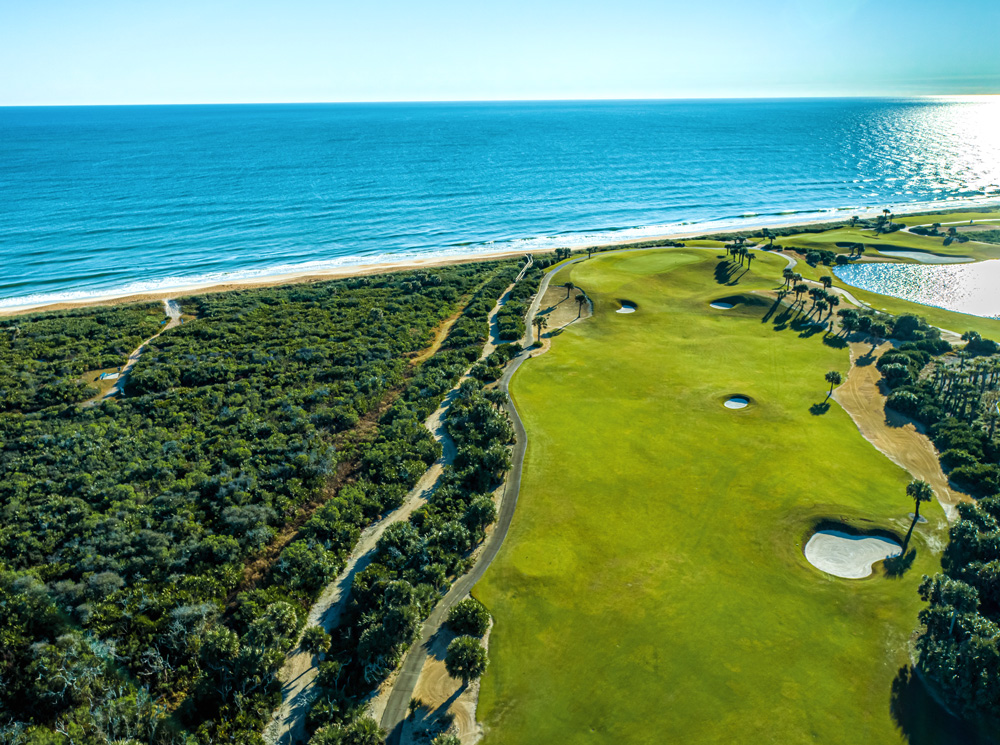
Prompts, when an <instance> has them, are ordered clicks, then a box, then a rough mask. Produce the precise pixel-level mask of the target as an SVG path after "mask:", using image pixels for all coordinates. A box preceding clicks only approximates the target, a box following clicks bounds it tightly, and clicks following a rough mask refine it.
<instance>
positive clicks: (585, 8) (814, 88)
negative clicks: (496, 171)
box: [0, 0, 1000, 105]
mask: <svg viewBox="0 0 1000 745" xmlns="http://www.w3.org/2000/svg"><path fill="white" fill-rule="evenodd" d="M998 27H1000V2H998V0H952V2H949V3H941V2H930V1H929V0H867V1H865V0H758V1H756V2H745V1H742V0H697V1H694V2H691V1H690V0H688V1H686V2H663V1H662V0H660V1H654V0H613V1H611V0H606V1H605V2H593V1H591V0H574V1H572V2H570V1H569V0H506V1H505V2H498V3H489V4H486V3H481V2H475V1H474V0H472V1H469V0H466V1H465V2H457V1H454V0H446V1H442V0H424V1H423V2H415V1H411V2H398V1H397V0H368V1H367V2H366V1H365V0H360V1H357V0H356V1H355V2H350V3H347V2H339V1H329V0H328V1H326V2H321V1H319V0H283V1H281V2H258V1H257V0H240V1H239V2H236V1H235V0H223V1H217V2H212V1H211V0H201V1H194V0H172V1H171V2H150V1H148V0H0V105H25V104H28V105H30V104H108V103H124V104H132V103H209V102H219V103H221V102H251V101H260V102H265V101H268V102H283V101H400V100H402V101H419V100H469V99H560V98H570V99H577V98H673V97H685V98H686V97H755V96H809V95H812V96H817V95H819V96H842V95H890V96H891V95H909V94H964V93H1000V53H998V52H997V46H996V30H997V28H998Z"/></svg>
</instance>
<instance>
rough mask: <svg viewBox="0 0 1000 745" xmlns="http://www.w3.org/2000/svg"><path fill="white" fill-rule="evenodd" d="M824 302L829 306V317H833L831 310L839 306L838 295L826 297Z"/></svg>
mask: <svg viewBox="0 0 1000 745" xmlns="http://www.w3.org/2000/svg"><path fill="white" fill-rule="evenodd" d="M826 302H827V305H829V306H830V315H833V309H834V308H836V307H837V306H838V305H840V297H839V296H838V295H827V298H826Z"/></svg>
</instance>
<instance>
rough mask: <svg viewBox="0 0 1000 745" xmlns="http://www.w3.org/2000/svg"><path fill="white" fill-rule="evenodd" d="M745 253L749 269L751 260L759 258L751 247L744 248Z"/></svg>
mask: <svg viewBox="0 0 1000 745" xmlns="http://www.w3.org/2000/svg"><path fill="white" fill-rule="evenodd" d="M743 253H745V254H746V255H747V269H749V268H750V262H751V261H753V260H754V259H756V258H757V255H756V254H754V253H752V252H751V251H750V249H749V248H744V249H743Z"/></svg>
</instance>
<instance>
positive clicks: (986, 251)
mask: <svg viewBox="0 0 1000 745" xmlns="http://www.w3.org/2000/svg"><path fill="white" fill-rule="evenodd" d="M924 219H925V220H926V219H929V218H924ZM910 224H917V225H919V224H921V223H920V221H910ZM778 243H780V244H781V245H782V246H783V247H785V248H793V249H795V250H796V251H811V250H827V251H836V252H838V253H844V251H845V247H844V246H840V245H838V244H846V243H863V244H865V247H866V251H867V252H866V254H865V255H866V256H877V255H878V254H877V251H878V250H879V249H880V248H885V249H888V250H890V251H891V250H897V251H906V250H910V251H912V250H917V251H928V252H930V253H934V254H940V255H941V256H971V257H972V258H974V259H977V260H980V261H982V260H985V259H996V258H1000V246H996V245H991V244H988V243H979V242H977V241H969V242H968V243H951V244H950V245H947V246H946V245H944V238H943V237H940V238H937V237H933V236H923V235H915V234H913V233H904V232H901V231H897V232H895V233H876V232H875V231H874V230H870V229H868V228H837V229H836V230H827V231H825V232H823V233H800V234H798V235H793V236H788V237H783V238H780V239H779V240H778ZM902 261H904V262H908V261H910V259H902Z"/></svg>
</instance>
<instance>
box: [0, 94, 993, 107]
mask: <svg viewBox="0 0 1000 745" xmlns="http://www.w3.org/2000/svg"><path fill="white" fill-rule="evenodd" d="M994 96H1000V91H998V92H994V93H898V94H851V95H846V94H845V95H833V94H827V95H761V96H639V97H625V98H618V97H600V96H598V97H591V98H576V97H567V98H414V99H357V100H326V101H323V100H313V101H309V100H303V101H181V102H178V101H174V102H148V101H147V102H140V103H121V102H118V103H11V104H7V103H2V104H0V109H28V108H88V107H115V106H118V107H125V106H136V107H139V106H270V105H274V106H277V105H284V106H310V105H312V106H316V105H330V106H336V105H344V106H350V105H358V104H386V105H389V104H460V103H590V102H609V103H614V102H620V103H626V102H632V101H799V100H817V101H818V100H844V99H855V100H860V99H969V98H989V97H994Z"/></svg>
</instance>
